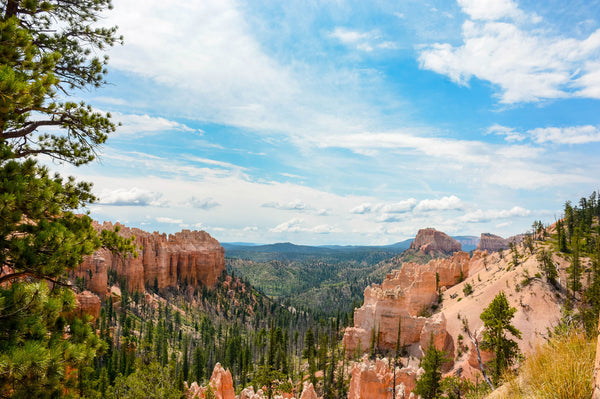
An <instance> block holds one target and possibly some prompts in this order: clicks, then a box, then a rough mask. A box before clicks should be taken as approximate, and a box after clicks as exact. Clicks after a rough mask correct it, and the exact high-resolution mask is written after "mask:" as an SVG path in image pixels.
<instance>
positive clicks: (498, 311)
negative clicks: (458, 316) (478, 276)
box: [479, 291, 521, 385]
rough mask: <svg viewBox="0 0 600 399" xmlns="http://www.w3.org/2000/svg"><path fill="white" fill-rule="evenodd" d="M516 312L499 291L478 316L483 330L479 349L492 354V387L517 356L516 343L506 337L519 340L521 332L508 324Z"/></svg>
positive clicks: (504, 295) (517, 347) (517, 348)
mask: <svg viewBox="0 0 600 399" xmlns="http://www.w3.org/2000/svg"><path fill="white" fill-rule="evenodd" d="M516 311H517V309H516V308H514V307H511V306H510V304H509V303H508V300H507V299H506V294H504V292H502V291H501V292H500V293H499V294H498V295H496V297H495V298H494V299H493V300H492V302H491V303H490V304H489V306H488V307H487V308H485V309H484V310H483V312H482V313H481V315H480V316H479V317H480V318H481V320H482V321H483V326H484V328H485V330H484V331H483V341H482V342H481V348H482V349H485V350H490V351H492V352H494V359H493V360H492V361H491V366H492V380H493V382H494V385H497V384H498V381H500V377H501V376H502V373H503V371H504V370H506V369H507V368H508V367H509V366H510V365H511V364H512V363H513V361H514V360H515V359H516V358H517V356H518V355H519V346H518V345H517V343H516V342H515V341H514V340H512V339H510V338H508V337H507V336H506V333H507V332H508V333H510V334H512V335H513V336H514V337H516V338H521V332H520V331H519V330H518V329H517V328H516V327H515V326H513V325H512V324H510V323H511V320H512V318H513V317H514V315H515V312H516Z"/></svg>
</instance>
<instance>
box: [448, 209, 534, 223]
mask: <svg viewBox="0 0 600 399" xmlns="http://www.w3.org/2000/svg"><path fill="white" fill-rule="evenodd" d="M530 214H531V211H530V210H528V209H525V208H522V207H520V206H515V207H513V208H511V209H506V210H486V211H483V210H481V209H477V210H475V211H471V212H467V213H466V214H464V215H463V216H461V217H460V218H459V220H460V221H462V222H466V223H484V222H490V221H493V220H497V219H507V218H512V217H526V216H529V215H530Z"/></svg>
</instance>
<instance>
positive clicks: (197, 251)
mask: <svg viewBox="0 0 600 399" xmlns="http://www.w3.org/2000/svg"><path fill="white" fill-rule="evenodd" d="M95 227H96V229H97V230H105V229H110V230H112V229H114V226H113V224H112V223H109V222H105V223H104V224H102V225H100V224H96V226H95ZM120 228H121V229H120V231H119V235H120V236H122V237H127V238H129V237H132V236H135V244H136V246H137V247H138V257H137V258H134V257H133V256H126V257H123V256H121V255H118V254H113V253H111V252H110V251H108V250H106V249H100V250H99V251H97V252H96V253H94V254H93V255H92V256H89V257H87V258H86V259H85V261H84V262H83V264H82V265H81V266H80V267H79V268H78V269H77V270H76V271H74V272H73V273H72V276H71V277H72V278H77V277H79V278H82V279H84V281H85V283H86V286H87V288H88V289H89V290H91V291H93V292H95V293H97V294H98V295H100V296H101V297H105V296H106V293H107V286H108V272H109V270H113V271H115V272H116V274H117V275H118V276H121V277H124V278H125V280H126V281H127V284H128V289H129V290H130V291H132V292H133V291H143V290H144V288H145V287H146V286H150V287H154V286H157V287H158V289H163V288H166V287H173V286H175V285H176V284H178V283H180V282H187V284H189V285H191V286H198V285H206V286H213V285H214V284H215V283H216V282H217V279H218V278H219V276H220V275H221V273H222V272H223V271H224V270H225V250H224V249H223V247H221V245H220V244H219V242H218V241H217V240H215V239H214V238H212V237H211V236H210V235H209V234H208V233H206V232H204V231H190V230H183V231H181V232H179V233H175V234H169V235H166V234H164V233H163V234H159V233H157V232H154V233H148V232H145V231H143V230H140V229H136V228H128V227H125V226H120Z"/></svg>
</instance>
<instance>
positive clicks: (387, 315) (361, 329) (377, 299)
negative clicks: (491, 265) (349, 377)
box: [344, 252, 480, 355]
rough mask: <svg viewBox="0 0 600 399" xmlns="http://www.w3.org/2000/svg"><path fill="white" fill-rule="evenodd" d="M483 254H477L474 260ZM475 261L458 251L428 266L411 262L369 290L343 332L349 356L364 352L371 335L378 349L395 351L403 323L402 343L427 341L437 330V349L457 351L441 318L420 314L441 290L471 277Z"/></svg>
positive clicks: (435, 300)
mask: <svg viewBox="0 0 600 399" xmlns="http://www.w3.org/2000/svg"><path fill="white" fill-rule="evenodd" d="M479 256H480V254H479V253H477V254H476V256H474V258H475V257H477V258H478V257H479ZM471 260H472V259H471V257H470V256H469V254H467V253H465V252H458V253H456V254H454V255H453V256H452V257H451V258H449V259H434V260H432V261H430V262H429V263H427V264H426V265H419V264H417V263H413V262H408V263H405V264H404V265H403V266H402V268H401V269H400V270H394V271H392V273H390V274H388V275H387V277H386V279H385V280H384V281H383V283H381V285H371V286H369V287H367V288H365V294H364V298H365V299H364V304H363V306H362V307H360V308H359V309H356V310H355V311H354V327H350V328H347V329H346V331H345V334H344V345H345V347H346V353H348V354H349V355H352V354H355V353H357V352H359V353H362V352H364V351H365V350H366V349H368V348H369V346H370V343H371V340H372V337H374V338H375V339H376V341H377V342H376V343H375V344H376V345H377V347H378V348H381V349H395V347H396V341H397V339H398V326H399V325H400V343H401V344H402V345H411V344H414V343H419V342H421V341H422V340H428V339H429V335H430V333H432V332H434V333H435V334H436V335H439V337H437V338H436V347H438V348H439V349H443V350H450V349H452V350H453V349H454V348H453V347H452V348H451V347H450V341H452V339H451V338H447V337H446V336H444V335H443V331H442V330H444V329H445V323H446V320H445V319H444V318H443V316H436V317H438V318H436V319H434V320H429V319H428V318H426V317H420V316H419V315H420V314H423V313H424V311H426V310H428V309H429V308H430V307H431V305H433V304H435V303H436V302H437V300H438V296H439V292H441V291H443V290H444V289H445V288H447V287H451V286H453V285H455V284H457V283H458V282H459V281H461V279H462V278H463V277H464V276H467V275H468V273H469V264H470V262H471ZM426 326H427V327H426ZM425 327H426V328H425ZM423 337H424V338H423Z"/></svg>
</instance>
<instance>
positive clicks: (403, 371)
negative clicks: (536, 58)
mask: <svg viewBox="0 0 600 399" xmlns="http://www.w3.org/2000/svg"><path fill="white" fill-rule="evenodd" d="M417 375H418V371H417V369H416V368H415V367H402V368H399V367H396V369H395V376H394V370H392V369H391V368H390V366H389V364H388V360H387V359H377V360H375V361H374V362H371V361H369V360H368V359H367V358H366V356H365V357H364V358H363V359H362V361H361V362H357V363H354V366H353V367H352V375H351V378H350V390H349V391H348V399H361V398H369V399H388V398H390V397H392V392H393V389H394V384H395V392H396V396H395V398H396V399H400V398H407V397H408V394H409V392H411V391H412V390H413V389H414V388H415V384H416V380H417Z"/></svg>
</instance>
